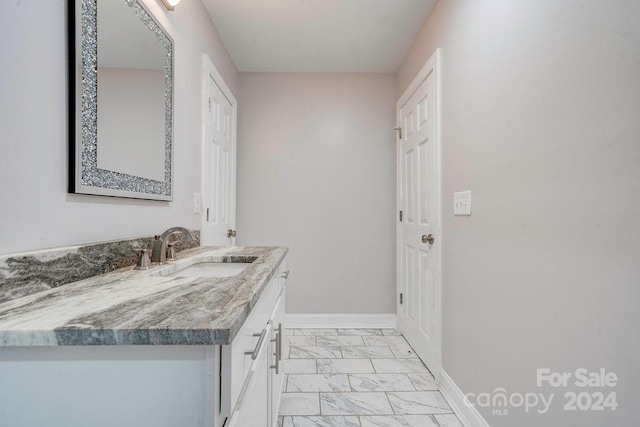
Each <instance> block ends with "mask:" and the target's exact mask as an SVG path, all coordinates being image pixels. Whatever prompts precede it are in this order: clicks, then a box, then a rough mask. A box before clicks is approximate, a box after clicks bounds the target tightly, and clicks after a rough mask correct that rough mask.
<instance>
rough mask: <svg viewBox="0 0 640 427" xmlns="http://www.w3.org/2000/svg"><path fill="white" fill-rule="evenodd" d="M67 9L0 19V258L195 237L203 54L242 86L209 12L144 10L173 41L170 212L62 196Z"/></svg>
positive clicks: (29, 0) (15, 4)
mask: <svg viewBox="0 0 640 427" xmlns="http://www.w3.org/2000/svg"><path fill="white" fill-rule="evenodd" d="M65 3H66V2H64V1H61V0H59V1H35V0H24V1H12V2H8V3H7V4H5V5H4V9H3V12H2V14H0V36H1V37H0V53H1V54H2V63H1V65H0V135H1V137H0V138H1V140H0V253H10V252H16V251H22V250H30V249H36V248H45V247H54V246H61V245H71V244H80V243H88V242H95V241H102V240H110V239H118V238H126V237H134V236H140V235H150V234H154V233H160V232H162V231H163V230H164V229H166V228H168V227H170V226H173V225H184V226H188V227H193V228H199V226H200V221H199V216H197V215H194V214H193V213H192V209H193V193H194V192H197V191H199V188H200V172H199V169H200V168H199V165H200V149H201V148H200V146H201V139H200V138H201V131H200V129H201V126H200V122H201V111H200V110H201V108H200V105H201V85H202V83H201V80H202V77H201V76H202V71H201V70H202V64H201V62H202V61H201V54H202V53H203V52H207V53H208V54H209V56H210V57H211V59H212V60H213V62H214V63H215V65H216V67H217V68H218V70H219V71H220V72H221V74H222V76H223V77H224V79H225V80H226V82H227V84H228V85H229V87H230V88H231V90H232V91H233V92H234V93H236V91H237V84H238V82H237V80H238V72H237V70H236V68H235V66H234V65H233V62H232V61H231V59H230V57H229V55H228V53H227V51H226V49H225V48H224V45H223V44H222V41H221V39H220V37H219V35H218V33H217V31H216V30H215V28H214V26H213V24H212V23H211V20H210V19H209V16H208V15H207V12H206V10H205V9H204V7H203V6H202V4H201V3H200V2H199V1H183V2H182V3H181V4H180V5H179V6H178V7H177V8H176V10H175V11H174V12H171V13H168V12H166V11H165V10H164V8H162V6H161V5H160V2H157V1H155V0H146V1H145V3H146V4H147V5H148V6H149V8H150V10H151V11H152V12H153V13H154V14H155V15H156V16H158V17H159V20H160V22H161V23H162V24H163V25H164V26H165V28H167V30H168V31H169V33H170V34H171V35H172V37H173V38H174V40H175V116H174V117H175V130H174V132H175V133H174V138H175V139H174V140H175V152H174V158H175V168H174V171H175V177H174V179H175V181H174V191H175V196H174V201H173V202H172V203H166V202H149V201H135V200H128V199H115V198H108V197H95V196H80V195H68V194H67V167H68V162H67V143H68V142H67V138H68V137H67V104H66V102H67V101H66V97H67V72H66V55H67V52H66V50H67V49H66V43H67V42H66V38H67V35H66V13H65Z"/></svg>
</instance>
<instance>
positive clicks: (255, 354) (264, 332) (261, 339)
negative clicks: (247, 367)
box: [244, 328, 267, 360]
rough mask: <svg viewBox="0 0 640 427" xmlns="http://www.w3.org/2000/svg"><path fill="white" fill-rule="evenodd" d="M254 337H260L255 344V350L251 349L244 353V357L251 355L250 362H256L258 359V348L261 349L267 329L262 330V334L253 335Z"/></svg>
mask: <svg viewBox="0 0 640 427" xmlns="http://www.w3.org/2000/svg"><path fill="white" fill-rule="evenodd" d="M253 336H254V337H260V338H258V343H257V344H256V348H254V349H253V351H245V352H244V354H245V355H249V354H250V355H251V360H256V359H257V358H258V352H260V347H262V341H264V337H266V336H267V329H266V328H265V329H263V330H262V333H260V334H253Z"/></svg>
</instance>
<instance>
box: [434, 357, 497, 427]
mask: <svg viewBox="0 0 640 427" xmlns="http://www.w3.org/2000/svg"><path fill="white" fill-rule="evenodd" d="M440 392H441V393H442V395H443V396H444V398H445V399H446V401H447V403H449V406H451V408H452V409H453V412H455V413H456V415H457V416H458V418H460V421H461V422H462V425H464V426H465V427H490V426H489V423H487V421H486V420H485V419H484V418H483V417H482V415H480V412H478V410H477V409H476V407H475V406H471V405H468V404H467V403H466V399H465V397H464V393H463V392H462V390H460V388H459V387H458V386H457V385H456V383H454V382H453V380H452V379H451V377H450V376H449V375H448V374H447V373H446V372H445V371H444V369H440Z"/></svg>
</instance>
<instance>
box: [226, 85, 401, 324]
mask: <svg viewBox="0 0 640 427" xmlns="http://www.w3.org/2000/svg"><path fill="white" fill-rule="evenodd" d="M395 96H396V91H395V76H393V75H388V74H286V73H282V74H281V73H278V74H265V73H257V74H246V73H242V74H241V78H240V98H239V105H240V112H239V119H238V123H239V128H238V218H237V226H238V244H241V245H242V244H261V245H262V244H264V245H288V246H289V247H290V248H291V252H290V255H289V258H288V263H289V264H288V267H290V269H291V272H292V273H291V278H290V280H289V283H290V286H288V288H287V313H305V314H309V313H385V314H388V313H394V312H395V296H394V295H395V278H394V271H395V270H394V268H395V267H394V265H395V254H394V240H393V239H394V141H393V126H394V125H393V124H394V102H395Z"/></svg>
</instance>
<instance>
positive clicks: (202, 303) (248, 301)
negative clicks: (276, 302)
mask: <svg viewBox="0 0 640 427" xmlns="http://www.w3.org/2000/svg"><path fill="white" fill-rule="evenodd" d="M287 251H288V249H287V248H284V247H254V246H247V247H235V248H212V247H208V248H207V247H200V248H195V249H191V250H187V251H184V252H181V253H179V254H178V259H177V260H176V261H174V262H172V263H171V264H168V265H165V266H158V267H153V268H152V269H150V270H147V271H137V270H133V267H128V268H124V269H120V270H117V271H114V272H111V273H107V274H103V275H99V276H94V277H91V278H88V279H84V280H81V281H79V282H75V283H70V284H68V285H64V286H60V287H58V288H55V289H51V290H47V291H42V292H37V293H34V294H31V295H28V296H24V297H21V298H17V299H14V300H11V301H8V302H4V303H1V304H0V346H53V345H69V346H72V345H218V344H223V345H224V344H230V343H231V341H232V340H233V338H234V337H235V335H236V333H237V332H238V330H239V329H240V327H241V326H242V324H243V323H244V321H245V320H246V318H247V316H248V315H249V313H250V312H251V310H252V308H253V307H254V306H255V304H256V303H257V301H258V299H259V298H260V296H261V295H262V292H263V290H264V289H265V287H266V286H267V284H268V283H269V281H270V280H271V278H272V277H273V276H274V275H275V274H276V273H277V271H278V267H279V266H280V263H281V262H282V260H283V259H284V257H285V255H286V254H287ZM254 260H255V261H254ZM207 261H209V262H211V261H218V262H251V261H253V263H252V265H250V266H248V267H247V268H246V269H245V270H244V271H242V272H241V273H240V274H238V275H236V276H232V277H220V278H177V277H165V276H162V274H169V273H170V272H172V271H175V270H179V269H181V268H184V267H186V266H189V265H191V264H195V263H198V262H207Z"/></svg>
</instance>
